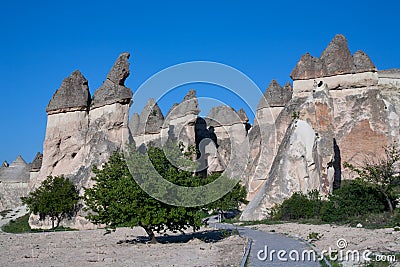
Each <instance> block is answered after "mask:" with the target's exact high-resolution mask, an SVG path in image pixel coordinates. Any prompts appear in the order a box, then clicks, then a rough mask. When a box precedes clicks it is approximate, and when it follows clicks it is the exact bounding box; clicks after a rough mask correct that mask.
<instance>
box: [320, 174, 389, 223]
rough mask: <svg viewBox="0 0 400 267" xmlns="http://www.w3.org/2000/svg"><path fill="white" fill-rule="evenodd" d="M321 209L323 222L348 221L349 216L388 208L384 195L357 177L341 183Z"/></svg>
mask: <svg viewBox="0 0 400 267" xmlns="http://www.w3.org/2000/svg"><path fill="white" fill-rule="evenodd" d="M328 199H329V201H327V202H325V203H324V205H323V207H322V209H321V219H322V220H323V221H325V222H350V219H351V218H354V217H357V216H363V215H366V214H373V213H381V212H384V211H385V210H389V208H388V207H387V202H386V200H385V196H384V195H383V194H382V193H381V192H379V191H378V190H377V189H376V188H375V187H373V186H372V185H370V184H369V183H367V182H363V181H361V180H359V179H356V180H353V181H349V182H347V183H345V184H343V185H342V186H341V187H340V188H339V189H338V190H335V191H334V192H333V194H332V195H330V196H329V197H328Z"/></svg>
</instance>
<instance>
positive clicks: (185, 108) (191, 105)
mask: <svg viewBox="0 0 400 267" xmlns="http://www.w3.org/2000/svg"><path fill="white" fill-rule="evenodd" d="M199 113H200V109H199V101H198V100H197V97H196V90H189V92H188V93H187V94H186V95H185V97H184V98H183V101H182V102H181V103H179V104H177V103H175V104H174V105H173V106H172V107H171V108H170V110H169V111H168V113H167V117H166V118H167V120H168V121H169V120H171V119H174V118H179V117H183V116H185V115H188V114H194V115H198V114H199Z"/></svg>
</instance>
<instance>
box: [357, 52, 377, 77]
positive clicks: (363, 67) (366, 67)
mask: <svg viewBox="0 0 400 267" xmlns="http://www.w3.org/2000/svg"><path fill="white" fill-rule="evenodd" d="M353 62H354V68H355V69H356V71H357V72H364V71H377V69H376V67H375V65H374V63H372V61H371V59H370V58H369V56H368V55H367V54H365V53H364V52H363V51H361V50H358V51H357V52H355V53H354V55H353Z"/></svg>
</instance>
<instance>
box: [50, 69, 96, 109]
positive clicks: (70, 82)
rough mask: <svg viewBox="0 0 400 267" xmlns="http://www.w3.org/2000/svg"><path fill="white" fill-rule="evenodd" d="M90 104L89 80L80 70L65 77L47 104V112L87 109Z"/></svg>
mask: <svg viewBox="0 0 400 267" xmlns="http://www.w3.org/2000/svg"><path fill="white" fill-rule="evenodd" d="M89 104H90V92H89V86H88V81H87V80H86V78H85V77H84V76H83V75H82V73H81V72H80V71H79V70H76V71H74V72H73V73H71V75H70V76H69V77H67V78H65V79H64V80H63V82H62V84H61V86H60V88H58V90H57V91H56V92H55V93H54V95H53V97H52V98H51V100H50V102H49V104H48V105H47V108H46V112H47V114H49V115H50V114H55V113H61V112H67V111H75V110H87V108H88V106H89Z"/></svg>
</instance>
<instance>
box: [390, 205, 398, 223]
mask: <svg viewBox="0 0 400 267" xmlns="http://www.w3.org/2000/svg"><path fill="white" fill-rule="evenodd" d="M390 224H391V225H392V226H400V208H397V209H396V210H395V211H394V214H393V216H392V219H391V221H390Z"/></svg>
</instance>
